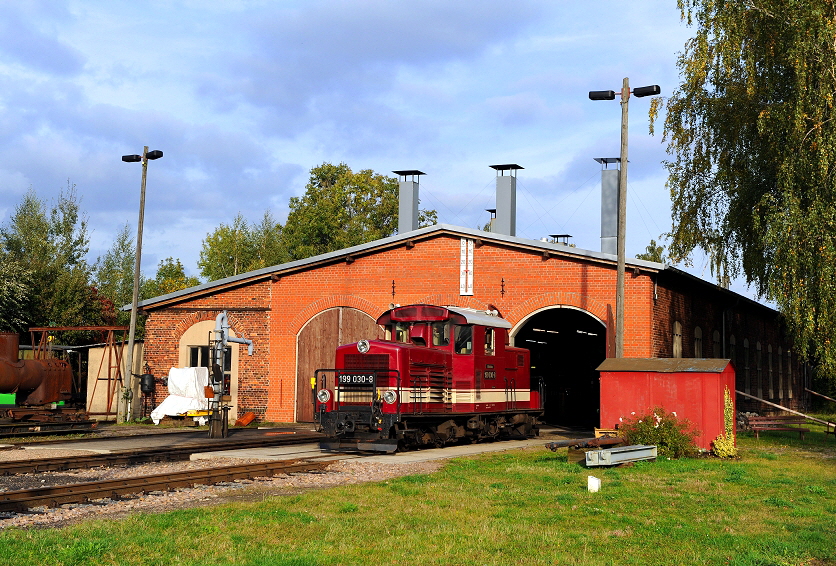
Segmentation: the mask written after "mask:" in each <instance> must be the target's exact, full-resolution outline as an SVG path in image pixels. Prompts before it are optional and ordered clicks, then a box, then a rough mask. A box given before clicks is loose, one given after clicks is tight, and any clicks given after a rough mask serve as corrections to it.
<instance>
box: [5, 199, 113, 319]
mask: <svg viewBox="0 0 836 566" xmlns="http://www.w3.org/2000/svg"><path fill="white" fill-rule="evenodd" d="M88 243H89V235H88V231H87V218H86V217H85V215H84V214H83V213H82V212H81V209H80V206H79V202H78V200H77V198H76V192H75V185H71V184H70V183H68V184H67V189H66V190H64V191H62V192H61V193H60V194H59V196H58V198H57V199H56V201H55V202H54V203H53V205H52V206H51V207H50V206H47V204H46V203H45V202H43V201H42V200H41V199H39V198H38V196H37V194H36V193H35V191H34V190H31V189H30V190H29V191H28V192H27V193H26V195H24V197H23V199H22V200H21V202H20V204H18V206H17V207H16V208H15V211H14V214H13V215H12V216H11V218H10V219H9V221H8V222H7V223H6V224H5V225H4V226H3V227H2V228H0V248H2V251H3V256H4V257H3V260H4V264H6V263H8V266H6V267H5V268H4V270H3V271H4V277H5V281H6V285H7V289H11V288H12V287H15V286H16V287H17V288H18V289H19V288H20V286H21V285H25V286H26V289H27V292H26V293H25V294H24V293H21V292H17V293H14V292H12V293H11V295H9V294H7V295H5V296H4V298H3V300H4V303H3V305H2V306H0V310H3V312H4V313H5V314H4V318H5V319H6V324H7V325H8V326H9V329H16V330H20V329H25V328H27V327H31V326H88V325H97V324H102V323H105V322H107V312H106V310H107V308H106V307H107V305H106V303H105V302H103V301H102V297H101V296H100V295H99V294H98V293H97V291H96V289H95V288H94V287H92V286H91V284H90V279H91V270H90V266H89V265H88V264H87V261H86V255H87V251H88ZM15 266H16V267H15ZM10 284H11V287H9V286H8V285H10ZM24 295H25V296H24ZM11 296H13V297H16V298H15V299H13V300H12V299H7V297H11Z"/></svg>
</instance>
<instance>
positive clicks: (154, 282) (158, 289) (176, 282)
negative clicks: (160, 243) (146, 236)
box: [128, 257, 200, 302]
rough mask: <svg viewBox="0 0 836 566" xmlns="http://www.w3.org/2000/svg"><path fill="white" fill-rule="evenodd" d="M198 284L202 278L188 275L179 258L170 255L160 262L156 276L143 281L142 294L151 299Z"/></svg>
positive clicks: (144, 297)
mask: <svg viewBox="0 0 836 566" xmlns="http://www.w3.org/2000/svg"><path fill="white" fill-rule="evenodd" d="M196 285H200V280H199V279H198V278H197V277H191V276H189V275H186V270H185V269H184V268H183V264H182V263H181V262H180V260H179V259H174V258H173V257H168V258H166V259H164V260H162V261H161V262H160V263H159V265H158V266H157V274H156V275H155V276H154V278H153V279H148V280H146V281H145V282H144V283H143V285H142V291H141V295H142V298H143V299H149V298H152V297H159V296H160V295H167V294H168V293H174V292H175V291H180V290H182V289H187V288H189V287H194V286H196ZM128 302H130V301H128Z"/></svg>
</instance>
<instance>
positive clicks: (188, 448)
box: [0, 433, 322, 475]
mask: <svg viewBox="0 0 836 566" xmlns="http://www.w3.org/2000/svg"><path fill="white" fill-rule="evenodd" d="M321 438H322V435H321V434H314V433H309V434H293V435H288V436H282V437H280V438H251V439H237V440H227V441H223V442H212V443H206V444H201V443H192V444H187V445H181V446H171V447H157V448H149V449H140V450H126V451H123V452H114V453H110V454H87V455H84V456H72V457H69V458H67V457H63V458H39V459H33V460H19V461H10V462H3V465H2V466H0V475H12V474H29V473H33V472H55V471H64V470H78V469H86V468H96V467H104V466H125V465H135V464H144V463H148V462H177V461H181V460H188V459H189V456H191V455H192V454H194V453H195V452H219V451H222V450H237V449H242V448H259V447H270V446H287V445H292V444H304V443H307V442H315V441H317V440H319V439H321ZM79 444H80V445H79V449H80V450H84V446H83V443H79Z"/></svg>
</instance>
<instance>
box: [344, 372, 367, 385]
mask: <svg viewBox="0 0 836 566" xmlns="http://www.w3.org/2000/svg"><path fill="white" fill-rule="evenodd" d="M374 381H375V380H374V374H373V373H344V374H341V375H340V384H341V385H374Z"/></svg>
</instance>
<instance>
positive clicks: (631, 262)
mask: <svg viewBox="0 0 836 566" xmlns="http://www.w3.org/2000/svg"><path fill="white" fill-rule="evenodd" d="M442 235H448V236H453V237H463V238H471V239H474V240H477V241H482V242H491V243H497V244H501V245H506V246H510V247H513V248H517V249H520V250H529V251H534V252H537V253H542V254H548V255H549V256H553V257H563V258H574V259H582V260H585V261H590V262H593V263H598V264H605V265H610V266H612V267H613V268H615V266H616V264H617V262H618V258H617V256H615V255H612V254H605V253H602V252H596V251H592V250H584V249H581V248H574V247H571V246H567V245H564V244H558V243H552V242H544V241H542V240H529V239H527V238H519V237H516V236H506V235H504V234H496V233H494V232H484V231H482V230H476V229H473V228H463V227H461V226H451V225H449V224H436V225H433V226H427V227H425V228H419V229H418V230H413V231H411V232H405V233H403V234H396V235H394V236H389V237H388V238H381V239H380V240H374V241H371V242H366V243H365V244H360V245H358V246H352V247H350V248H345V249H342V250H337V251H333V252H328V253H325V254H320V255H316V256H313V257H309V258H305V259H300V260H297V261H291V262H287V263H282V264H279V265H273V266H271V267H265V268H262V269H257V270H255V271H249V272H247V273H241V274H239V275H234V276H232V277H226V278H224V279H218V280H216V281H210V282H208V283H203V284H202V285H196V286H194V287H189V288H187V289H182V290H180V291H175V292H174V293H168V294H166V295H160V296H158V297H153V298H151V299H146V300H144V301H140V302H139V304H138V307H139V308H144V309H155V308H162V307H165V306H168V305H171V304H173V303H178V302H180V301H182V300H185V299H186V298H190V297H194V296H201V295H206V294H210V293H215V292H218V291H222V290H225V289H228V288H231V287H239V286H241V285H245V284H248V283H255V282H257V281H263V280H265V279H270V278H271V277H282V276H285V275H289V274H291V273H294V272H296V271H302V270H305V269H310V268H312V267H315V266H317V265H327V264H330V263H334V262H336V261H340V260H344V259H346V258H349V257H359V256H362V255H366V254H369V253H374V252H377V251H382V250H386V249H391V248H396V247H398V246H401V245H404V244H405V243H407V242H410V241H417V240H425V239H428V238H432V237H437V236H442ZM626 265H627V266H628V267H629V268H631V269H635V268H639V269H641V270H642V271H648V272H653V273H658V272H665V273H670V274H672V275H674V276H679V277H684V278H686V279H690V280H692V281H693V282H696V283H699V284H701V285H705V286H708V287H711V288H712V289H714V290H717V291H720V292H724V293H726V294H728V295H730V296H732V297H734V298H735V300H741V301H743V302H748V303H751V304H753V305H757V306H759V307H762V308H769V307H767V306H765V305H761V304H760V303H758V302H756V301H753V300H751V299H749V298H747V297H744V296H742V295H739V294H737V293H735V292H734V291H730V290H728V289H723V288H722V287H719V286H718V285H715V284H713V283H710V282H708V281H705V280H703V279H700V278H699V277H696V276H693V275H691V274H690V273H687V272H685V271H681V270H679V269H676V268H674V267H671V266H669V265H665V264H662V263H656V262H654V261H645V260H641V259H635V258H628V259H627V260H626ZM130 308H131V305H125V306H123V307H122V310H130ZM770 310H772V309H770ZM776 314H777V311H776Z"/></svg>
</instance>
